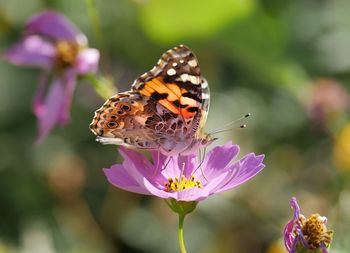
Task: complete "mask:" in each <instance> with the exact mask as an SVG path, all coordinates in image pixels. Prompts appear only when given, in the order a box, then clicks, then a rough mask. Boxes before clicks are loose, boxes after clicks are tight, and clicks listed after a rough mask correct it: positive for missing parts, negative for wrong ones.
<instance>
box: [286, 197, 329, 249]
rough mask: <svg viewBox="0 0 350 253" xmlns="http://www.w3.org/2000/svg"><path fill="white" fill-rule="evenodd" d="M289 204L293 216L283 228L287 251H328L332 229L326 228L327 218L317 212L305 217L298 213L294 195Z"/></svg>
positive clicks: (298, 209)
mask: <svg viewBox="0 0 350 253" xmlns="http://www.w3.org/2000/svg"><path fill="white" fill-rule="evenodd" d="M290 205H291V207H292V208H293V209H294V216H293V218H292V219H291V220H290V221H289V222H288V223H287V225H286V226H285V228H284V244H285V246H286V248H287V250H288V252H289V253H297V252H304V249H309V250H311V251H313V250H314V251H315V252H322V253H328V248H329V245H330V243H331V241H332V238H333V231H331V230H327V227H326V223H327V218H326V217H324V216H320V215H319V214H312V215H311V216H310V217H309V218H308V219H306V218H305V216H304V215H302V214H300V208H299V205H298V202H297V200H296V198H295V197H293V198H292V199H291V200H290ZM320 250H322V251H320Z"/></svg>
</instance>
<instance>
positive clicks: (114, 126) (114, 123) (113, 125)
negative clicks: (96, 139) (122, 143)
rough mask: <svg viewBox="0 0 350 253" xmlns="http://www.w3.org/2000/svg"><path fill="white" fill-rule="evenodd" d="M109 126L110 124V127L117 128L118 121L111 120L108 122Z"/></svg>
mask: <svg viewBox="0 0 350 253" xmlns="http://www.w3.org/2000/svg"><path fill="white" fill-rule="evenodd" d="M107 126H108V128H116V127H118V123H117V122H114V121H111V122H108V124H107Z"/></svg>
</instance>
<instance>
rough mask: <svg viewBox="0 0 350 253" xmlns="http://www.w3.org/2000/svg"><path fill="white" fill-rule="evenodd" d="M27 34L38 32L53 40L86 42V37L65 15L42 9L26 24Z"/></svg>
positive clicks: (83, 43)
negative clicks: (42, 10)
mask: <svg viewBox="0 0 350 253" xmlns="http://www.w3.org/2000/svg"><path fill="white" fill-rule="evenodd" d="M25 30H26V33H27V34H38V35H43V36H47V37H51V38H52V39H55V40H67V41H75V42H78V43H79V44H82V45H85V44H87V39H86V37H85V35H83V34H82V33H81V32H80V31H79V29H78V28H77V27H76V26H75V25H74V24H73V23H72V22H71V21H70V20H68V19H67V18H66V17H65V16H63V15H62V14H59V13H58V12H55V11H44V12H41V13H39V14H37V15H35V16H33V17H32V18H31V19H30V20H29V21H28V22H27V25H26V28H25Z"/></svg>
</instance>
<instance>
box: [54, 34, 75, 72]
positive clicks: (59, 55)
mask: <svg viewBox="0 0 350 253" xmlns="http://www.w3.org/2000/svg"><path fill="white" fill-rule="evenodd" d="M79 47H80V46H79V44H77V43H73V42H69V41H64V40H62V41H58V42H57V44H56V59H55V67H56V68H58V69H62V68H65V67H69V66H71V65H73V64H74V63H75V60H76V58H77V55H78V53H79Z"/></svg>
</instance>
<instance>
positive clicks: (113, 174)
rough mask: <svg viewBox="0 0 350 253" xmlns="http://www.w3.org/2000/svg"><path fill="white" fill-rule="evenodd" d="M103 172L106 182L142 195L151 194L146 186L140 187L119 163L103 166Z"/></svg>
mask: <svg viewBox="0 0 350 253" xmlns="http://www.w3.org/2000/svg"><path fill="white" fill-rule="evenodd" d="M103 172H104V174H105V175H106V177H107V180H108V182H109V183H111V184H112V185H114V186H116V187H118V188H120V189H123V190H126V191H130V192H135V193H139V194H144V195H152V194H151V193H150V192H149V191H147V189H146V188H144V187H141V186H140V185H139V184H138V183H137V182H136V181H135V179H134V178H132V177H131V176H130V175H129V174H128V173H126V170H125V169H124V167H123V166H122V165H120V164H116V165H113V166H112V167H110V168H105V169H103Z"/></svg>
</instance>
